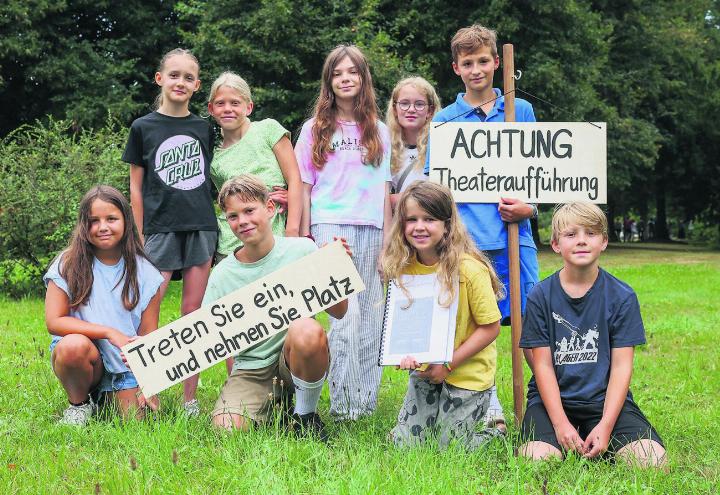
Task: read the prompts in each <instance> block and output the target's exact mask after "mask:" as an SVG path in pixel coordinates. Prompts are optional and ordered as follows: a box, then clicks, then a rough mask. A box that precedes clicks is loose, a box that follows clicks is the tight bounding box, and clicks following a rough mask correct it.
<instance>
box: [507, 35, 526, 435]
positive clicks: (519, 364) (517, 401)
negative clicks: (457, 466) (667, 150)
mask: <svg viewBox="0 0 720 495" xmlns="http://www.w3.org/2000/svg"><path fill="white" fill-rule="evenodd" d="M514 76H515V60H514V58H513V46H512V45H511V44H506V45H503V86H504V91H503V93H506V94H505V122H515V93H514V90H515V77H514ZM507 231H508V262H509V265H510V320H511V322H510V331H511V333H512V373H513V405H514V410H515V425H516V426H520V423H521V422H522V418H523V407H524V404H525V394H524V392H525V380H524V379H523V353H522V351H521V350H520V333H521V332H522V308H521V302H520V237H519V233H518V224H517V223H508V224H507Z"/></svg>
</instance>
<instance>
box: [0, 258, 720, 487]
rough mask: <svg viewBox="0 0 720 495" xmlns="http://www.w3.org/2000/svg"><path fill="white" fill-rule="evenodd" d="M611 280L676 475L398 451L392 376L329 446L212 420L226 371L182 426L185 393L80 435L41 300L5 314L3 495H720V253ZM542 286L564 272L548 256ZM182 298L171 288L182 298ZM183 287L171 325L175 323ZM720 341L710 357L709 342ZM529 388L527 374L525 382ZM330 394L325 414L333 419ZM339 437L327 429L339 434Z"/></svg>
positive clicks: (167, 315)
mask: <svg viewBox="0 0 720 495" xmlns="http://www.w3.org/2000/svg"><path fill="white" fill-rule="evenodd" d="M602 261H603V266H604V267H605V268H607V269H608V270H609V271H610V272H611V273H613V274H615V275H616V276H618V277H620V278H621V279H623V280H625V281H627V282H628V283H629V284H630V285H632V286H633V287H634V288H635V290H636V292H637V293H638V296H639V299H640V304H641V307H642V313H643V318H644V321H645V326H646V331H647V340H648V343H647V345H645V346H643V347H640V348H638V349H637V351H636V358H635V372H634V375H633V381H632V390H633V393H634V395H635V398H636V400H637V402H638V404H639V405H640V407H641V408H642V410H643V411H644V412H645V414H646V415H647V416H648V418H649V419H650V421H651V422H652V423H653V424H654V426H655V427H656V429H657V430H658V432H659V433H660V435H661V436H662V437H663V440H664V441H665V444H666V447H667V450H668V453H669V467H668V469H667V470H665V471H658V470H639V469H634V468H629V467H626V466H624V465H613V464H612V463H610V462H608V461H601V462H598V461H586V460H582V459H578V458H570V459H567V460H566V461H564V462H557V461H555V462H546V463H529V462H526V461H525V460H522V459H518V458H516V457H514V456H513V450H514V448H515V447H516V438H515V430H514V428H513V427H512V426H511V427H510V435H509V437H508V439H507V441H496V442H494V443H492V444H491V445H490V446H489V447H488V448H486V449H484V450H481V451H478V452H473V453H467V452H464V451H462V450H459V449H456V448H451V449H449V450H447V451H443V452H438V451H436V450H435V449H434V448H432V446H425V447H421V448H414V449H408V450H398V449H395V448H393V446H392V445H391V444H390V443H388V441H387V440H386V434H387V432H388V431H389V430H390V429H391V428H392V426H393V424H394V421H395V418H396V414H397V410H398V408H399V406H400V404H401V402H402V398H403V395H404V392H405V384H406V376H405V375H404V374H403V373H402V372H399V371H395V370H393V369H386V370H385V374H384V377H383V381H382V388H381V392H380V402H379V407H378V410H377V413H376V414H375V415H374V416H372V417H371V418H365V419H363V420H361V421H358V422H357V423H354V424H334V423H329V425H328V427H329V428H330V430H331V432H332V434H333V439H332V440H331V441H330V442H329V443H328V444H321V443H318V442H316V441H312V440H307V439H296V438H294V437H291V436H288V435H286V434H285V433H284V432H283V431H282V430H280V429H279V428H278V427H274V426H268V427H264V428H259V429H257V430H255V431H251V432H248V433H236V434H226V433H222V432H218V431H215V430H213V429H212V428H211V427H210V426H209V420H208V417H207V413H208V412H209V411H210V409H211V407H212V404H213V403H214V400H215V398H216V396H217V394H218V391H219V388H220V386H221V385H222V383H223V380H224V375H225V370H224V366H222V365H218V366H216V367H215V368H213V369H212V370H209V371H208V372H205V373H204V374H203V375H202V379H201V385H200V389H199V400H200V403H201V406H202V409H203V412H204V413H205V415H204V416H201V418H199V419H196V420H186V419H185V418H184V417H183V416H182V415H181V413H180V409H181V408H180V400H181V390H180V387H179V386H175V387H173V388H171V389H169V390H167V391H165V392H163V393H162V394H161V409H160V411H159V412H158V413H157V414H156V415H155V416H154V418H153V419H146V420H144V421H130V422H127V423H122V422H121V421H119V420H118V419H117V418H116V417H115V418H113V417H112V416H111V417H109V418H108V417H105V418H99V419H97V420H94V421H93V422H91V424H90V425H89V426H88V427H87V428H84V429H75V428H73V427H67V426H59V425H58V424H57V421H58V419H59V418H60V416H61V414H62V411H63V409H64V408H65V406H66V404H67V400H66V398H65V395H64V393H63V391H62V389H61V387H60V385H59V383H58V382H57V380H56V379H55V378H54V376H53V374H52V372H51V369H50V361H49V356H48V350H47V349H48V342H49V337H48V333H47V330H46V329H45V326H44V316H43V301H42V300H41V299H26V300H22V301H10V300H3V299H0V335H1V338H0V491H1V493H2V494H3V495H4V494H14V493H33V494H35V493H88V494H91V493H121V494H124V493H173V494H176V493H198V494H216V493H234V494H235V493H237V494H254V493H258V494H264V493H293V494H295V493H311V494H323V493H333V494H334V493H349V494H355V493H358V494H363V493H382V494H385V493H423V494H434V493H437V494H442V495H447V494H452V493H463V494H464V493H472V494H490V493H511V494H513V493H516V494H525V493H528V494H556V493H583V494H584V493H603V494H605V493H606V494H616V493H671V494H685V493H718V492H720V488H719V485H718V483H720V443H719V442H718V439H720V407H718V396H719V393H720V372H719V370H718V363H720V352H719V351H718V347H716V344H717V341H718V338H717V335H718V329H720V304H718V303H719V302H720V297H719V296H718V288H720V252H709V251H703V250H699V249H692V248H687V247H685V246H682V247H681V246H676V247H674V246H653V245H642V246H640V245H634V246H633V247H626V246H623V245H613V246H611V247H610V248H609V250H608V252H607V254H606V255H604V257H603V259H602ZM540 266H541V268H542V276H543V277H544V276H547V275H548V274H550V273H552V271H554V270H556V269H557V268H558V267H559V266H560V259H559V257H557V256H556V255H554V254H553V253H552V252H550V251H542V252H541V254H540ZM173 284H175V283H173ZM178 289H179V285H173V286H172V287H171V291H170V292H169V296H168V297H167V298H166V300H165V301H164V303H163V308H162V313H161V324H166V323H168V322H170V321H172V320H174V319H175V318H177V317H178V316H179V314H178V308H179V290H178ZM509 333H510V331H509V328H504V329H503V331H502V333H501V336H500V337H499V369H498V373H497V382H498V387H499V390H500V399H501V401H502V402H503V404H504V405H505V408H506V412H508V413H510V414H511V411H512V397H511V394H512V392H511V371H510V369H511V368H510V351H509V345H510V344H509V342H510V337H509ZM713 342H715V344H714V343H713ZM528 378H529V374H528V371H527V368H526V376H525V379H526V380H527V379H528ZM327 411H328V400H327V390H325V391H324V393H323V398H322V399H321V404H320V414H321V415H322V416H323V417H324V418H326V419H327ZM328 422H329V419H328Z"/></svg>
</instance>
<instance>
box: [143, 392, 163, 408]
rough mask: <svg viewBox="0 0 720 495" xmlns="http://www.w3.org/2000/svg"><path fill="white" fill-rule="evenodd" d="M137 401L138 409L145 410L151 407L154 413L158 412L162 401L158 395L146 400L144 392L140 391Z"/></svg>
mask: <svg viewBox="0 0 720 495" xmlns="http://www.w3.org/2000/svg"><path fill="white" fill-rule="evenodd" d="M137 401H138V407H139V408H140V409H145V408H146V407H149V408H150V409H151V410H152V411H157V410H158V408H159V407H160V399H158V396H157V395H153V396H152V397H150V398H149V399H146V398H145V395H144V394H143V393H142V392H140V391H138V393H137Z"/></svg>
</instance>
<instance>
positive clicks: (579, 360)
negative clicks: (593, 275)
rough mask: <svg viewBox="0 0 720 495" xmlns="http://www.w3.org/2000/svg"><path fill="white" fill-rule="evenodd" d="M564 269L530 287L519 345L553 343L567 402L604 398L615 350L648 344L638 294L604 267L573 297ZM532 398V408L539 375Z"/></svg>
mask: <svg viewBox="0 0 720 495" xmlns="http://www.w3.org/2000/svg"><path fill="white" fill-rule="evenodd" d="M559 273H560V272H559V271H558V272H555V273H554V274H553V275H551V276H550V277H548V278H546V279H545V280H543V281H542V282H540V283H539V284H537V285H536V286H535V287H534V288H533V290H532V291H531V292H530V295H529V296H528V300H527V308H526V312H525V319H524V320H523V329H522V336H521V338H520V347H522V348H534V347H550V352H551V353H552V360H553V365H554V368H555V376H556V377H557V381H558V386H559V387H560V398H561V400H562V402H563V403H572V404H583V403H590V402H603V401H604V400H605V393H606V391H607V387H608V382H609V379H610V358H611V349H612V348H614V347H632V346H636V345H640V344H644V343H645V328H644V327H643V322H642V318H641V316H640V305H639V304H638V299H637V296H636V295H635V292H634V291H633V290H632V288H631V287H630V286H629V285H627V284H626V283H625V282H623V281H621V280H619V279H617V278H615V277H613V276H612V275H610V274H609V273H607V272H606V271H605V270H603V269H600V272H599V274H598V278H597V280H595V283H594V284H593V286H592V287H591V288H590V290H589V291H588V292H587V293H586V294H585V295H584V296H583V297H580V298H572V297H570V296H568V295H567V293H566V292H565V291H564V290H563V288H562V286H561V284H560V277H559ZM628 398H629V399H632V394H631V393H630V391H628ZM527 399H528V407H530V406H531V405H533V404H537V403H539V402H541V398H540V393H539V391H538V388H537V384H536V382H535V377H534V376H533V377H532V378H531V379H530V382H529V383H528V394H527Z"/></svg>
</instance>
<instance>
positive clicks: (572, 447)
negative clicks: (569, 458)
mask: <svg viewBox="0 0 720 495" xmlns="http://www.w3.org/2000/svg"><path fill="white" fill-rule="evenodd" d="M555 437H556V438H557V441H558V443H559V444H560V446H561V447H562V448H563V449H565V450H566V451H568V452H570V451H575V452H577V453H579V454H583V453H585V450H584V447H583V441H582V438H580V434H579V433H578V432H577V430H576V429H575V427H574V426H573V425H571V424H570V421H565V423H564V424H561V425H559V426H558V427H557V428H555Z"/></svg>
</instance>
